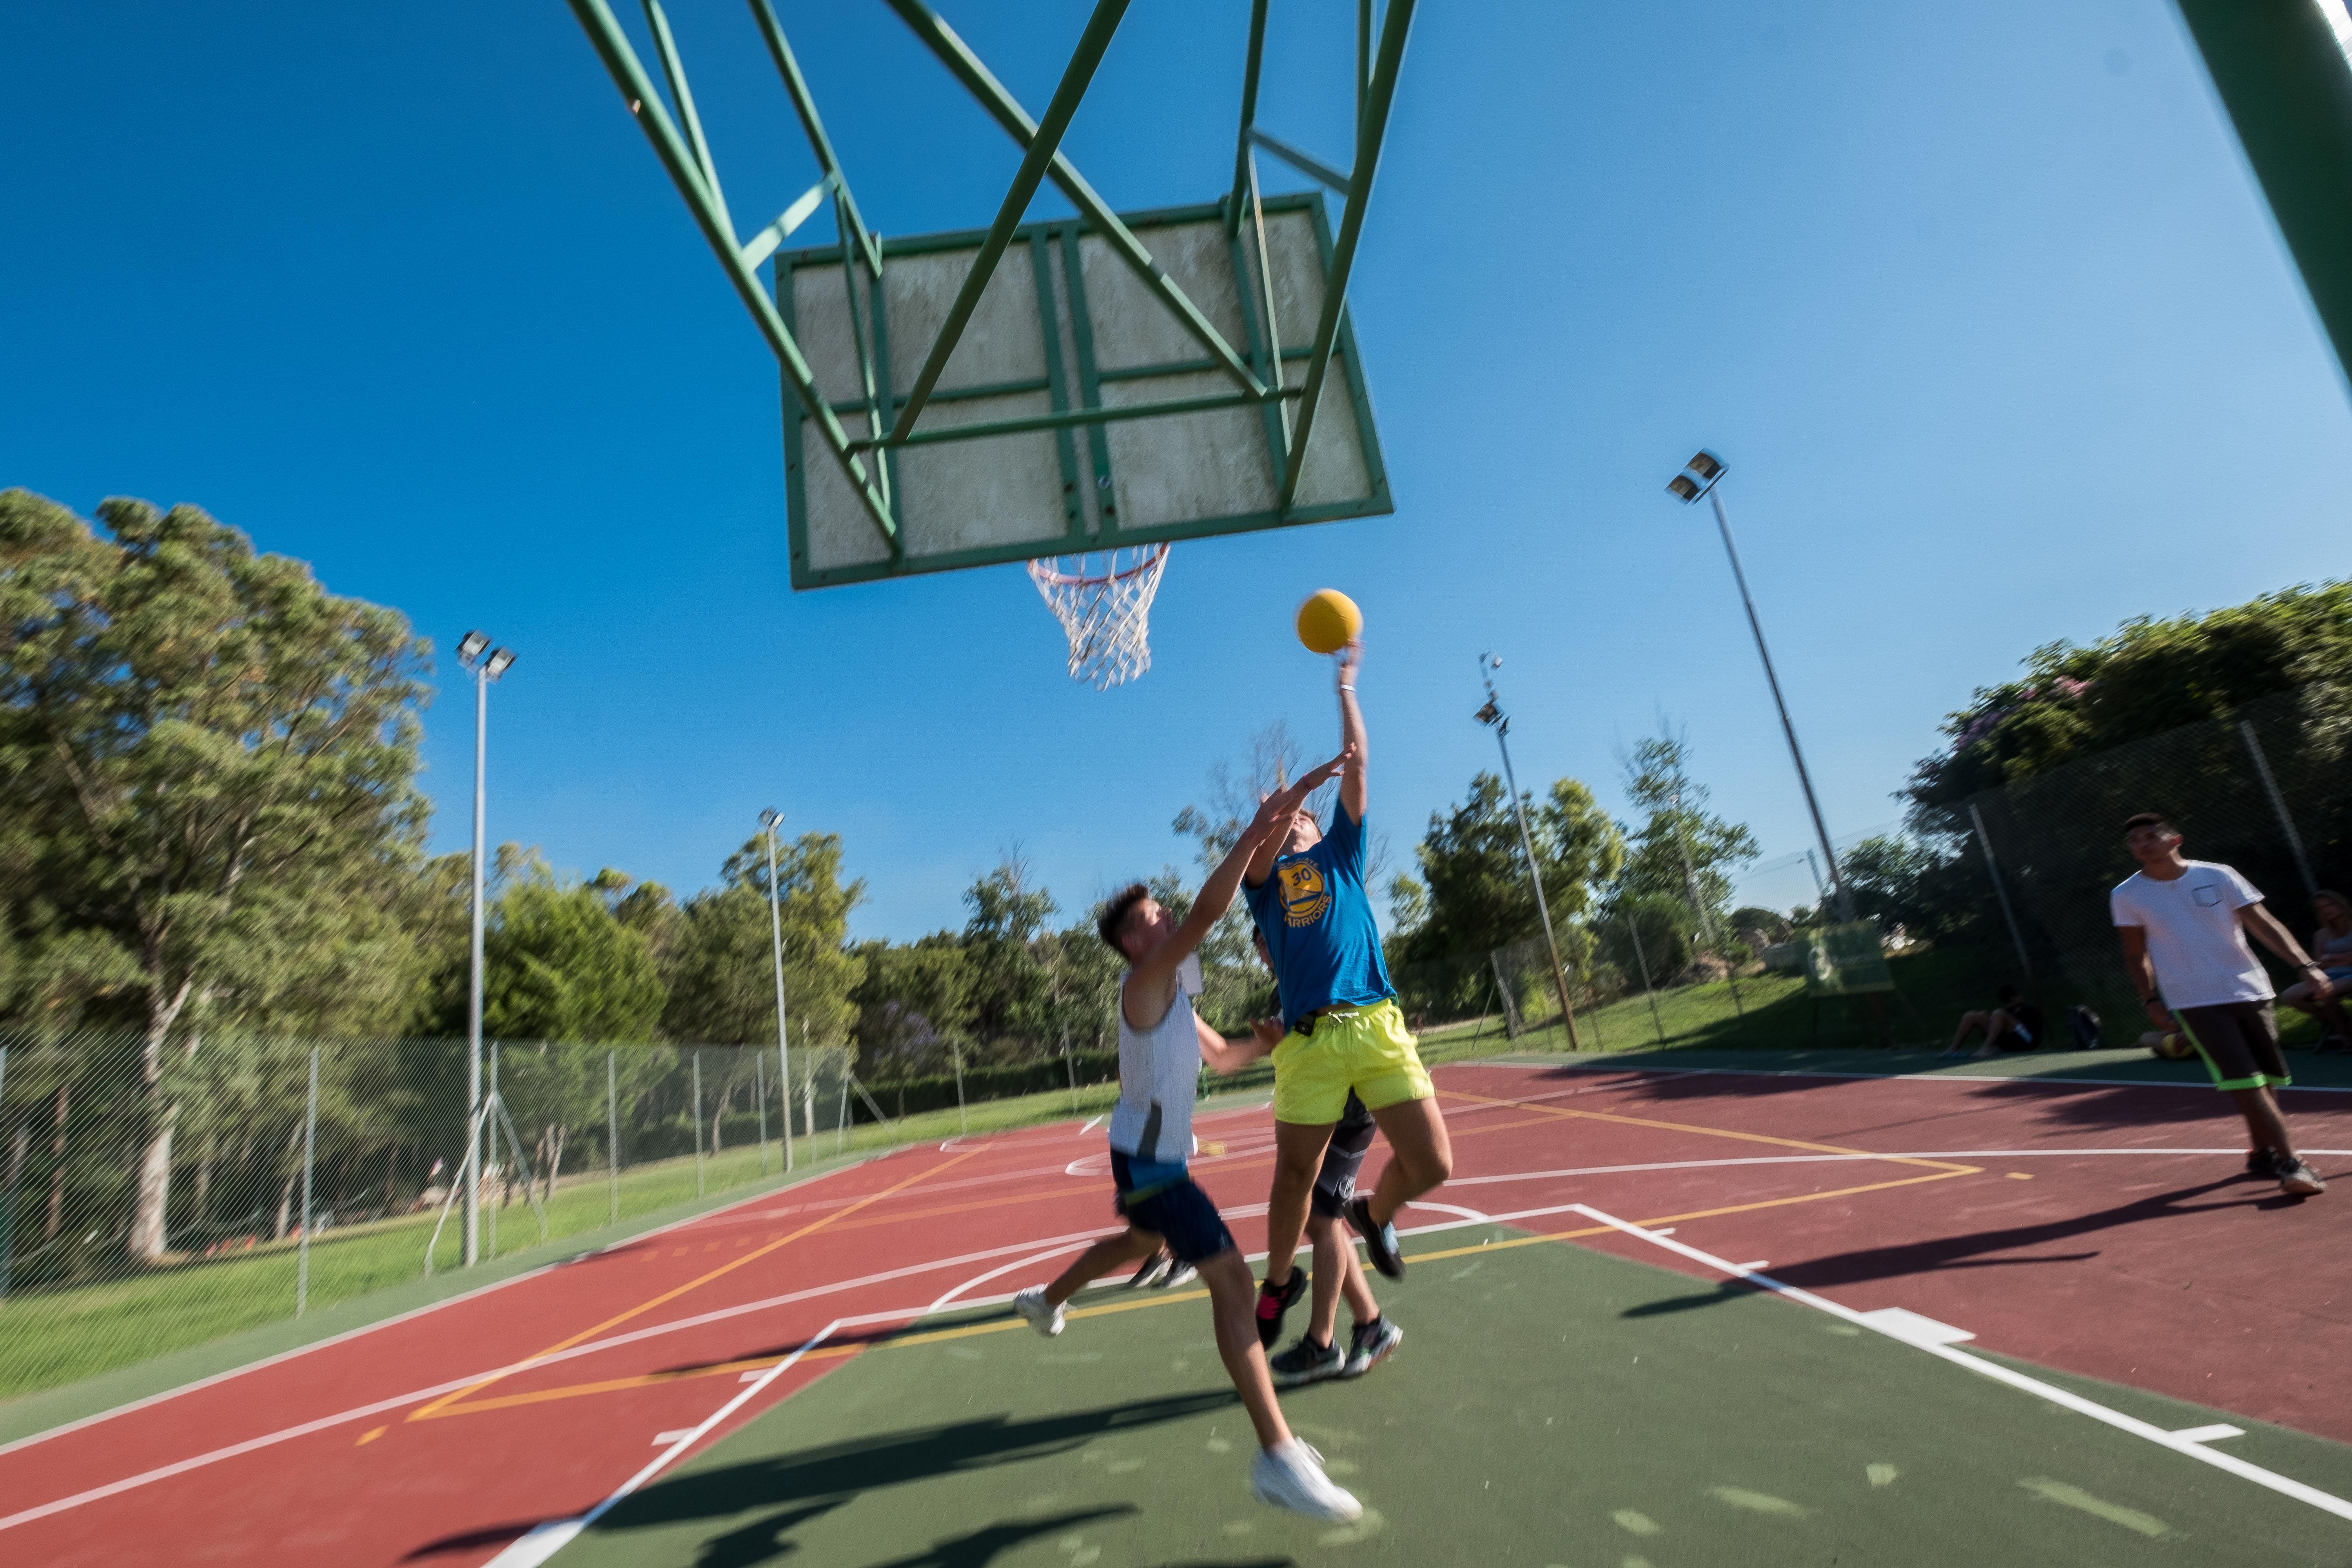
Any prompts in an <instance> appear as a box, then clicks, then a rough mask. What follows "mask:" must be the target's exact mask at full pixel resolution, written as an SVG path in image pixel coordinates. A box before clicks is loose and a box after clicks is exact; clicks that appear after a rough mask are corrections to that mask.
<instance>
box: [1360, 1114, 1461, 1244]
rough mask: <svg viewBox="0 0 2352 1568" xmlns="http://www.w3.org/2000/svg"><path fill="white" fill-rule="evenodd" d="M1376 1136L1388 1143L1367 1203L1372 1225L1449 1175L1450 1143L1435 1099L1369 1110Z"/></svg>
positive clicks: (1383, 1221) (1451, 1163)
mask: <svg viewBox="0 0 2352 1568" xmlns="http://www.w3.org/2000/svg"><path fill="white" fill-rule="evenodd" d="M1372 1120H1373V1121H1377V1122H1379V1123H1380V1127H1381V1136H1382V1137H1384V1138H1386V1139H1387V1140H1388V1141H1389V1163H1388V1164H1387V1166H1386V1167H1384V1168H1383V1169H1382V1170H1381V1180H1380V1184H1379V1185H1378V1186H1376V1187H1374V1188H1373V1189H1372V1194H1371V1199H1370V1204H1369V1205H1368V1206H1369V1207H1370V1210H1371V1215H1372V1223H1373V1224H1374V1225H1386V1224H1388V1223H1389V1221H1391V1220H1392V1219H1394V1218H1395V1217H1396V1214H1397V1210H1399V1209H1401V1208H1402V1207H1404V1205H1407V1204H1409V1203H1411V1202H1412V1200H1413V1199H1415V1198H1417V1197H1419V1196H1421V1195H1422V1194H1423V1193H1426V1192H1428V1191H1430V1190H1431V1189H1432V1188H1433V1187H1436V1186H1438V1185H1439V1184H1442V1183H1443V1182H1444V1180H1445V1178H1446V1177H1448V1176H1450V1175H1452V1174H1453V1173H1454V1143H1453V1141H1452V1140H1451V1139H1449V1138H1447V1137H1446V1135H1445V1118H1444V1116H1442V1115H1440V1114H1439V1113H1438V1110H1437V1100H1436V1099H1435V1097H1432V1098H1430V1099H1428V1100H1399V1101H1398V1102H1397V1103H1396V1104H1394V1105H1383V1106H1381V1108H1380V1109H1379V1110H1375V1111H1373V1112H1372Z"/></svg>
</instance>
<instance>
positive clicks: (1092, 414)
mask: <svg viewBox="0 0 2352 1568" xmlns="http://www.w3.org/2000/svg"><path fill="white" fill-rule="evenodd" d="M1282 395H1283V396H1285V397H1297V395H1298V390H1297V388H1296V387H1293V388H1291V389H1290V390H1289V391H1287V392H1286V393H1284V394H1282ZM1271 401H1273V400H1272V399H1270V398H1256V397H1251V396H1249V395H1246V394H1244V393H1239V392H1213V393H1209V394H1207V395H1204V396H1201V397H1170V398H1163V399H1161V400H1160V401H1159V402H1157V403H1118V404H1110V405H1106V406H1104V407H1101V408H1071V409H1066V410H1064V411H1063V412H1061V413H1058V414H1024V415H1022V416H1019V417H1017V418H1013V419H991V420H987V421H985V422H984V423H981V424H976V425H950V426H943V427H942V428H940V429H937V430H918V431H916V432H915V433H914V434H913V435H911V436H909V437H907V438H906V439H905V440H903V441H893V440H891V439H890V438H889V437H887V436H886V437H883V438H882V439H880V440H877V441H866V440H858V441H852V442H851V443H850V446H851V447H854V448H856V449H857V450H859V451H866V450H869V449H871V448H873V447H881V446H893V447H935V446H938V445H940V444H941V443H943V442H949V441H982V440H986V439H987V438H988V437H992V436H1019V435H1024V434H1026V433H1028V432H1030V431H1032V430H1064V429H1067V428H1069V427H1070V426H1075V425H1109V424H1114V423H1116V422H1118V420H1122V419H1157V418H1159V417H1160V416H1163V415H1169V414H1200V413H1203V412H1205V411H1206V410H1209V409H1212V408H1255V407H1256V406H1257V405H1259V404H1260V403H1261V402H1271Z"/></svg>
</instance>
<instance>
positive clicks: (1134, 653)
mask: <svg viewBox="0 0 2352 1568" xmlns="http://www.w3.org/2000/svg"><path fill="white" fill-rule="evenodd" d="M1167 564H1168V546H1166V545H1165V544H1130V545H1128V546H1125V547H1124V548H1121V549H1118V550H1097V551H1090V552H1087V553H1086V554H1084V555H1056V556H1052V557H1049V558H1047V559H1045V560H1042V561H1032V562H1030V563H1029V580H1030V581H1031V582H1033V583H1034V584H1037V592H1038V593H1039V594H1040V595H1044V597H1045V607H1046V608H1047V609H1049V610H1051V611H1053V612H1054V618H1055V620H1057V621H1059V622H1061V623H1062V630H1064V631H1065V632H1066V633H1068V634H1069V637H1070V679H1073V680H1091V681H1093V682H1094V685H1095V689H1096V690H1097V691H1107V690H1108V689H1110V688H1112V687H1114V686H1118V685H1119V684H1121V683H1123V682H1125V681H1129V680H1132V679H1135V678H1136V677H1137V676H1139V675H1141V674H1142V673H1143V672H1144V671H1145V670H1147V669H1150V668H1151V645H1150V641H1149V640H1148V638H1149V636H1150V616H1151V600H1152V596H1153V595H1156V594H1158V593H1159V592H1160V571H1161V569H1162V568H1164V567H1165V566H1166V565H1167Z"/></svg>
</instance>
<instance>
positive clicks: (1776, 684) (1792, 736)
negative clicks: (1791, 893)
mask: <svg viewBox="0 0 2352 1568" xmlns="http://www.w3.org/2000/svg"><path fill="white" fill-rule="evenodd" d="M1728 472H1730V468H1729V467H1728V466H1727V464H1726V463H1725V462H1724V460H1723V459H1722V458H1718V457H1717V456H1716V455H1715V454H1714V453H1713V452H1710V451H1708V450H1706V448H1705V447H1700V448H1699V450H1698V451H1697V452H1696V454H1694V455H1693V456H1692V458H1691V460H1690V461H1689V462H1687V463H1685V464H1684V465H1683V471H1682V472H1681V473H1679V474H1676V475H1675V477H1674V478H1673V479H1669V480H1668V481H1666V489H1667V492H1668V493H1669V494H1671V495H1673V496H1674V497H1675V499H1676V500H1680V501H1682V502H1683V503H1684V504H1685V505H1695V504H1696V502H1697V501H1698V500H1699V498H1700V497H1702V496H1704V497H1706V500H1707V501H1708V503H1709V504H1710V505H1712V506H1713V507H1714V508H1715V526H1716V530H1717V531H1718V532H1719V533H1721V534H1722V535H1723V553H1724V554H1725V555H1726V556H1727V557H1728V558H1729V559H1730V562H1731V577H1732V581H1733V582H1735V583H1737V584H1739V603H1740V605H1741V607H1742V608H1744V609H1745V610H1747V612H1748V630H1749V631H1750V632H1752V633H1754V634H1755V637H1756V657H1757V658H1759V659H1761V660H1762V661H1763V664H1764V683H1765V684H1766V685H1767V686H1769V687H1770V688H1771V689H1772V706H1773V707H1775V708H1776V709H1778V710H1780V732H1781V733H1782V734H1784V735H1786V736H1787V737H1788V738H1789V756H1790V759H1791V760H1792V761H1794V762H1795V763H1796V764H1797V783H1798V785H1799V786H1800V787H1801V788H1802V789H1803V790H1804V792H1805V809H1806V810H1807V811H1808V812H1810V813H1811V815H1812V818H1813V835H1814V837H1817V838H1819V839H1820V840H1821V842H1822V859H1823V860H1825V861H1826V862H1828V864H1829V868H1830V887H1831V888H1832V889H1833V890H1834V891H1835V892H1836V894H1837V900H1838V918H1839V919H1840V920H1843V921H1848V922H1851V921H1853V892H1852V890H1851V889H1848V888H1847V887H1846V885H1845V875H1844V873H1843V872H1842V871H1840V870H1839V869H1838V862H1837V851H1835V850H1834V849H1832V848H1831V847H1830V830H1829V827H1828V826H1827V825H1826V824H1825V823H1823V821H1822V803H1821V801H1820V800H1819V799H1818V798H1816V797H1815V795H1813V779H1812V775H1811V773H1808V772H1807V771H1806V769H1805V752H1804V748H1803V747H1801V746H1800V745H1798V744H1797V726H1796V725H1795V724H1794V723H1792V722H1790V719H1789V703H1788V700H1787V699H1785V698H1783V697H1782V696H1781V695H1780V675H1779V674H1778V672H1776V671H1775V670H1774V669H1773V668H1772V650H1771V649H1770V648H1769V647H1766V646H1765V644H1764V625H1763V623H1762V622H1761V621H1759V620H1758V619H1757V618H1756V601H1755V599H1754V598H1753V597H1751V596H1750V595H1749V594H1748V574H1747V572H1746V571H1744V570H1743V569H1742V568H1741V566H1740V564H1739V547H1738V545H1736V544H1734V543H1733V542H1731V516H1730V514H1729V513H1728V512H1727V511H1725V510H1723V492H1722V490H1721V489H1718V488H1717V487H1718V485H1719V483H1720V481H1721V480H1722V479H1723V476H1724V475H1725V474H1727V473H1728Z"/></svg>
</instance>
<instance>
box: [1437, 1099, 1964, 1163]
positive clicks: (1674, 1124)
mask: <svg viewBox="0 0 2352 1568" xmlns="http://www.w3.org/2000/svg"><path fill="white" fill-rule="evenodd" d="M1437 1092H1438V1093H1439V1094H1441V1095H1445V1096H1450V1097H1451V1098H1453V1099H1455V1100H1475V1101H1476V1102H1477V1103H1478V1104H1480V1105H1502V1106H1509V1107H1512V1108H1513V1109H1515V1110H1532V1111H1535V1112H1537V1113H1538V1115H1542V1116H1557V1117H1559V1118H1561V1119H1563V1120H1566V1121H1613V1122H1616V1123H1617V1124H1618V1125H1619V1126H1621V1127H1649V1128H1655V1129H1658V1130H1660V1131H1667V1132H1696V1133H1700V1134H1703V1135H1704V1136H1706V1137H1709V1138H1734V1139H1738V1141H1739V1142H1743V1143H1769V1144H1772V1145H1775V1146H1776V1147H1779V1148H1782V1149H1802V1150H1805V1151H1806V1152H1809V1153H1814V1154H1861V1155H1865V1156H1868V1157H1871V1158H1874V1159H1881V1160H1885V1161H1886V1162H1887V1163H1889V1164H1895V1165H1926V1166H1929V1167H1931V1168H1933V1169H1936V1170H1939V1171H1952V1172H1958V1171H1960V1170H1962V1169H1964V1168H1965V1167H1962V1166H1959V1165H1956V1164H1954V1163H1952V1162H1950V1161H1949V1160H1919V1159H1912V1158H1908V1157H1906V1156H1905V1155H1901V1154H1880V1153H1878V1152H1877V1151H1875V1150H1873V1149H1848V1148H1845V1147H1843V1145H1840V1144H1836V1143H1811V1142H1806V1141H1805V1140H1804V1139H1802V1138H1779V1137H1775V1136H1773V1135H1772V1134H1771V1133H1769V1132H1736V1131H1732V1130H1731V1129H1730V1128H1727V1127H1694V1126H1692V1125H1690V1124H1689V1123H1688V1122H1683V1121H1651V1120H1650V1119H1648V1118H1646V1117H1641V1116H1619V1115H1616V1114H1615V1113H1613V1112H1611V1111H1606V1110H1568V1109H1567V1108H1566V1107H1564V1106H1557V1105H1536V1104H1532V1103H1530V1102H1528V1101H1527V1100H1493V1099H1489V1098H1488V1097H1487V1096H1486V1095H1483V1094H1465V1093H1464V1092H1463V1091H1462V1090H1460V1089H1439V1090H1438V1091H1437ZM1971 1173H1972V1174H1973V1170H1972V1169H1971Z"/></svg>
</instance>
